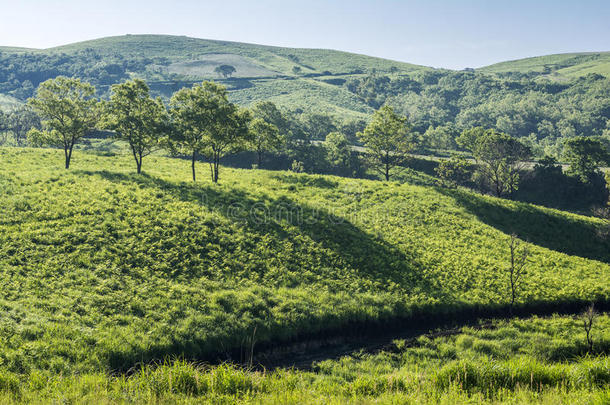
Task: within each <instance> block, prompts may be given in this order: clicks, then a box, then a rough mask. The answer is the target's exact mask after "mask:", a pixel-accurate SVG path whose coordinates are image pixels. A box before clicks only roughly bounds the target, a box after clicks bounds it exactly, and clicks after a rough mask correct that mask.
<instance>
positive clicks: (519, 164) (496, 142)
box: [457, 128, 531, 197]
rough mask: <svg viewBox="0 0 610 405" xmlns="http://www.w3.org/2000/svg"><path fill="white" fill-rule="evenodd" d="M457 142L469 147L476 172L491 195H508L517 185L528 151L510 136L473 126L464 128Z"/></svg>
mask: <svg viewBox="0 0 610 405" xmlns="http://www.w3.org/2000/svg"><path fill="white" fill-rule="evenodd" d="M457 142H458V144H460V145H461V146H462V147H464V148H467V149H468V150H470V151H471V152H472V154H473V156H474V158H475V160H476V162H477V165H478V174H479V175H480V176H481V177H482V179H483V181H485V182H486V183H489V186H490V187H491V189H492V191H493V192H494V194H495V195H496V196H498V197H502V196H504V195H506V194H510V195H512V194H513V192H514V191H515V190H517V188H518V186H519V172H520V171H521V170H523V168H524V166H525V165H524V161H525V160H526V159H527V158H529V157H530V156H531V150H530V148H529V147H527V146H526V145H524V144H522V143H521V142H519V141H518V140H517V139H515V138H513V137H511V136H510V135H507V134H503V133H501V132H497V131H496V130H494V129H488V130H485V131H482V128H473V129H471V130H467V131H464V132H463V133H462V135H460V137H458V139H457Z"/></svg>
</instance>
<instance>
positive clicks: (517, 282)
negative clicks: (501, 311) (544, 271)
mask: <svg viewBox="0 0 610 405" xmlns="http://www.w3.org/2000/svg"><path fill="white" fill-rule="evenodd" d="M509 250H510V265H509V266H508V274H509V281H510V284H509V285H510V313H511V315H512V313H513V307H514V305H515V301H516V299H517V296H518V294H519V291H520V287H521V282H522V277H523V276H524V275H525V266H526V265H527V263H528V257H529V254H530V252H529V249H528V247H527V246H522V244H521V241H520V240H519V239H518V238H517V235H515V234H512V235H510V242H509Z"/></svg>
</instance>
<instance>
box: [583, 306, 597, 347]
mask: <svg viewBox="0 0 610 405" xmlns="http://www.w3.org/2000/svg"><path fill="white" fill-rule="evenodd" d="M597 316H598V313H597V311H595V307H594V305H593V304H591V305H590V306H589V307H588V308H587V309H586V310H585V312H583V313H582V315H581V319H582V326H583V328H584V330H585V334H586V340H587V350H588V352H589V354H592V353H593V335H592V334H591V330H592V329H593V325H594V323H595V318H597Z"/></svg>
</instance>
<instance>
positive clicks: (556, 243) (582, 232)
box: [439, 189, 610, 263]
mask: <svg viewBox="0 0 610 405" xmlns="http://www.w3.org/2000/svg"><path fill="white" fill-rule="evenodd" d="M439 191H440V192H441V193H442V194H444V195H446V196H448V197H451V198H453V199H454V200H455V201H456V202H457V203H458V204H459V205H460V206H462V207H464V208H466V209H467V210H468V212H470V213H472V214H474V215H476V217H477V218H478V219H480V220H481V221H482V222H484V223H486V224H487V225H490V226H492V227H494V228H496V229H498V230H500V231H502V232H504V233H506V234H510V233H515V234H516V235H517V236H518V237H519V238H520V239H522V240H526V241H529V242H531V243H533V244H536V245H538V246H542V247H545V248H547V249H551V250H554V251H557V252H560V253H565V254H568V255H573V256H580V257H583V258H587V259H592V260H598V261H601V262H605V263H610V240H608V239H604V238H602V237H600V236H599V234H598V227H597V226H596V225H595V224H593V223H588V222H585V221H583V220H582V219H580V218H577V217H576V216H575V215H574V216H573V215H572V214H565V213H564V214H560V213H559V212H553V211H551V210H548V209H543V208H540V207H535V206H533V205H531V204H527V203H523V202H516V201H510V200H502V199H492V198H489V197H486V196H482V195H477V194H475V193H472V192H466V191H464V190H460V189H439Z"/></svg>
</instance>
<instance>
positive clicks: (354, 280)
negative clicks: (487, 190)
mask: <svg viewBox="0 0 610 405" xmlns="http://www.w3.org/2000/svg"><path fill="white" fill-rule="evenodd" d="M61 159H62V156H61V152H60V151H56V150H32V149H21V150H20V149H0V162H1V164H0V187H1V188H2V193H1V194H0V204H2V206H3V207H4V208H3V210H2V212H1V213H0V272H1V274H0V285H1V287H0V294H1V295H0V306H1V307H2V314H3V315H2V317H3V318H2V329H0V342H2V343H1V347H2V350H1V351H0V360H1V361H0V364H1V365H0V368H1V369H5V370H7V371H10V372H14V373H24V374H28V373H31V372H33V371H36V370H40V371H41V372H50V373H64V374H70V373H74V372H97V371H109V370H116V369H119V370H127V369H129V368H130V367H132V366H133V365H134V364H136V363H138V362H141V361H144V362H147V361H150V360H152V359H158V358H163V357H164V356H166V355H180V354H181V355H184V356H187V357H188V358H195V359H201V358H211V357H213V356H221V357H223V356H227V355H229V354H230V353H235V352H234V351H231V349H238V350H239V348H240V347H241V348H242V349H243V347H244V344H245V343H244V342H247V339H249V338H251V337H252V335H253V334H254V335H255V338H256V341H257V342H259V343H257V344H264V343H265V342H270V341H274V342H277V341H280V340H287V339H293V338H295V337H297V336H299V335H303V334H316V333H319V332H323V331H330V330H333V329H340V328H344V327H346V326H347V325H349V324H359V323H362V322H364V321H371V322H383V321H384V320H391V319H394V318H396V317H401V318H406V319H408V318H409V317H410V316H412V315H417V314H419V315H422V314H423V315H425V316H426V317H434V316H435V314H437V315H438V314H446V313H453V312H456V311H457V312H459V311H462V310H473V309H474V308H479V309H483V310H485V309H493V308H499V307H503V306H505V305H506V303H507V300H508V294H507V291H508V290H507V288H508V287H507V275H506V272H505V268H506V265H507V263H508V260H509V259H508V254H507V250H508V249H507V239H508V233H509V232H516V233H517V234H518V235H519V236H520V237H521V238H522V239H523V240H528V241H529V242H530V244H531V245H530V247H531V249H532V257H531V260H532V262H531V264H530V265H529V269H528V275H527V277H526V278H525V279H524V291H523V293H522V295H521V296H520V297H519V302H520V303H521V304H524V305H537V304H541V303H561V302H572V301H582V300H608V299H609V298H610V285H608V283H607V280H608V278H609V277H610V266H609V265H608V263H609V262H610V244H609V242H608V241H605V242H603V241H601V240H599V239H598V237H597V234H596V226H597V225H599V224H600V222H597V220H594V219H590V218H585V217H580V216H577V215H572V214H566V213H562V212H559V211H554V210H549V209H542V208H538V207H534V206H530V205H527V204H520V203H512V202H507V201H502V200H497V199H493V198H488V197H483V196H479V195H475V194H471V193H469V192H467V191H447V190H442V189H436V188H432V187H429V186H427V187H424V186H416V185H409V184H403V185H401V184H397V183H380V182H376V181H366V180H351V179H343V178H336V177H330V176H326V177H325V176H312V175H301V174H293V173H288V172H267V171H258V170H257V171H253V170H233V169H228V168H227V169H223V170H222V173H221V184H220V185H217V186H213V185H212V184H211V183H208V182H202V183H197V184H192V183H191V182H188V181H186V180H187V179H188V178H189V172H188V170H189V167H188V164H187V162H184V161H181V160H177V159H168V158H163V157H150V158H147V159H146V160H145V162H144V170H145V172H146V173H147V174H145V175H141V176H137V175H135V174H133V168H132V161H131V158H130V157H129V156H114V157H103V156H97V155H91V154H85V153H84V152H81V151H77V152H76V153H75V156H74V159H73V168H71V169H70V170H69V171H66V170H64V169H61V162H62V160H61ZM198 170H200V172H201V173H205V171H206V170H207V167H206V165H204V164H200V165H199V167H198Z"/></svg>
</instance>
